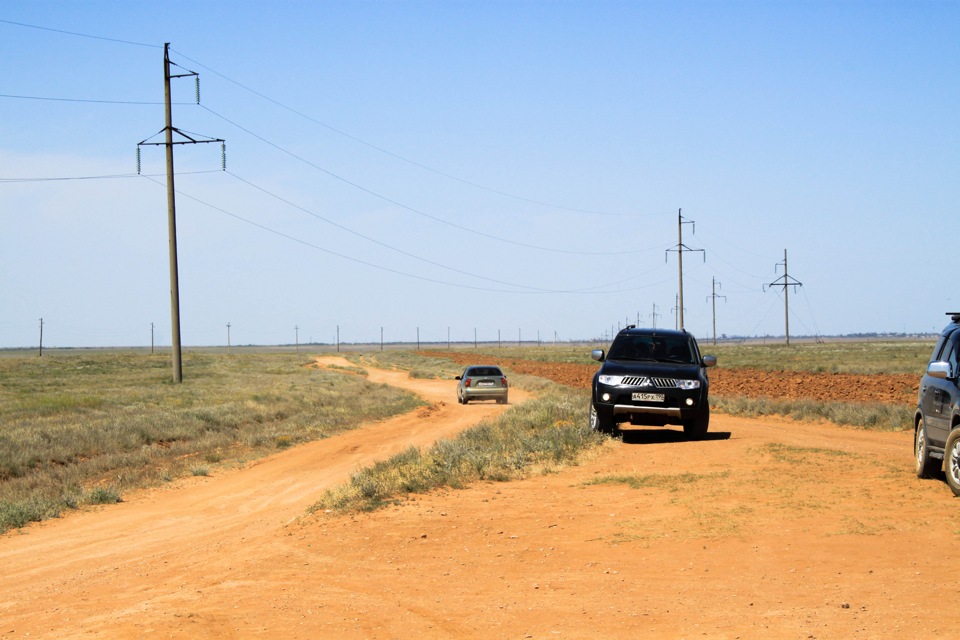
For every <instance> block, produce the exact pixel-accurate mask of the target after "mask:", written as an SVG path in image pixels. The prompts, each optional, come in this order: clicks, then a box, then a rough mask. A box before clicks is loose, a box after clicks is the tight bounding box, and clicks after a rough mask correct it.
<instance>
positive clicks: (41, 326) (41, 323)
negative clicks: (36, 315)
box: [37, 318, 43, 358]
mask: <svg viewBox="0 0 960 640" xmlns="http://www.w3.org/2000/svg"><path fill="white" fill-rule="evenodd" d="M37 357H38V358H42V357H43V318H40V354H39V355H38V356H37Z"/></svg>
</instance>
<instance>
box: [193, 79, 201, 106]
mask: <svg viewBox="0 0 960 640" xmlns="http://www.w3.org/2000/svg"><path fill="white" fill-rule="evenodd" d="M193 79H194V80H195V81H196V87H197V104H200V76H194V77H193Z"/></svg>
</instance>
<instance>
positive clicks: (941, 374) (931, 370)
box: [927, 362, 950, 380]
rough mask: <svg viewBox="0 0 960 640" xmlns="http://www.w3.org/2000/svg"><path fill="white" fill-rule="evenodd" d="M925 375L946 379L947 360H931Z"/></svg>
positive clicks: (948, 372)
mask: <svg viewBox="0 0 960 640" xmlns="http://www.w3.org/2000/svg"><path fill="white" fill-rule="evenodd" d="M927 375H928V376H930V377H931V378H942V379H944V380H946V379H947V378H949V377H950V363H949V362H931V363H930V366H928V367H927Z"/></svg>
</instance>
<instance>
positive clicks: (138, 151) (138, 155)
mask: <svg viewBox="0 0 960 640" xmlns="http://www.w3.org/2000/svg"><path fill="white" fill-rule="evenodd" d="M137 175H140V145H137Z"/></svg>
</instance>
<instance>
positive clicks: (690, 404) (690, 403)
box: [687, 398, 693, 407]
mask: <svg viewBox="0 0 960 640" xmlns="http://www.w3.org/2000/svg"><path fill="white" fill-rule="evenodd" d="M687 406H688V407H692V406H693V398H687Z"/></svg>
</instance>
